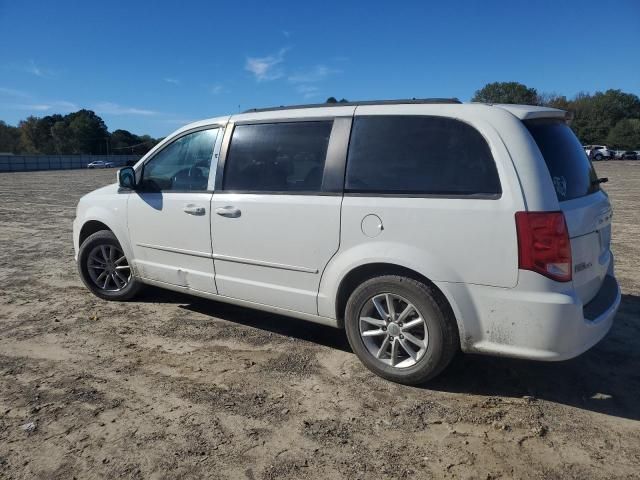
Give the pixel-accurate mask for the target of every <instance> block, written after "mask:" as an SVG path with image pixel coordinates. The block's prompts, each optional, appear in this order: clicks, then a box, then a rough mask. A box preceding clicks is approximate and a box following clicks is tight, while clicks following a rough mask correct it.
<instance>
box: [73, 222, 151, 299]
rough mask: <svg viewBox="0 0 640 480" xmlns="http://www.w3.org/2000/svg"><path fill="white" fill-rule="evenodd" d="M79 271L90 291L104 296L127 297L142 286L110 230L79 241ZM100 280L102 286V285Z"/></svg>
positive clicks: (112, 297) (135, 292)
mask: <svg viewBox="0 0 640 480" xmlns="http://www.w3.org/2000/svg"><path fill="white" fill-rule="evenodd" d="M111 252H113V254H111ZM78 272H79V273H80V278H81V279H82V281H83V282H84V284H85V286H86V287H87V288H88V289H89V290H91V293H93V294H94V295H95V296H96V297H100V298H102V299H104V300H117V301H123V300H129V299H131V298H133V297H134V296H135V295H136V294H137V293H138V292H139V291H140V288H141V287H142V284H141V283H140V281H138V280H137V279H136V278H135V276H134V275H133V271H132V270H131V267H130V264H129V261H128V259H127V258H126V257H125V255H124V253H123V250H122V247H121V246H120V243H119V242H118V239H117V238H116V236H115V235H114V234H113V232H111V231H109V230H101V231H99V232H96V233H94V234H93V235H90V236H89V237H87V239H86V240H85V241H84V242H82V245H81V246H80V251H79V252H78ZM105 274H106V275H105ZM123 278H124V279H126V281H125V280H123ZM103 283H104V285H105V286H104V287H101V286H100V285H102V284H103Z"/></svg>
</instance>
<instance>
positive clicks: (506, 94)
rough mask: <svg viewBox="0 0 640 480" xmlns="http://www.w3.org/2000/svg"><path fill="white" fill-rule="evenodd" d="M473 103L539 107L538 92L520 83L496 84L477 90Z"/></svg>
mask: <svg viewBox="0 0 640 480" xmlns="http://www.w3.org/2000/svg"><path fill="white" fill-rule="evenodd" d="M471 101H472V102H483V103H518V104H522V105H538V92H537V90H536V89H535V88H529V87H527V86H526V85H523V84H522V83H518V82H494V83H488V84H486V85H485V86H484V87H482V88H481V89H480V90H477V91H476V93H475V94H474V95H473V98H472V99H471Z"/></svg>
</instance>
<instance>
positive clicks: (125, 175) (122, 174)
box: [118, 167, 136, 190]
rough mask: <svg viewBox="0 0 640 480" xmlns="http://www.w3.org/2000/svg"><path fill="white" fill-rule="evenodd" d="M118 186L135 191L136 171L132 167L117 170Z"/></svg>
mask: <svg viewBox="0 0 640 480" xmlns="http://www.w3.org/2000/svg"><path fill="white" fill-rule="evenodd" d="M118 184H119V185H120V187H121V188H127V189H129V190H135V188H136V171H135V170H134V169H133V168H132V167H123V168H121V169H120V170H118Z"/></svg>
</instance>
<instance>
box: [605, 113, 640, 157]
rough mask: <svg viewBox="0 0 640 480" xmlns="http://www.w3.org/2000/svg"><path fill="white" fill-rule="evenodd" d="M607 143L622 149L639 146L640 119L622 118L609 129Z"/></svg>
mask: <svg viewBox="0 0 640 480" xmlns="http://www.w3.org/2000/svg"><path fill="white" fill-rule="evenodd" d="M607 145H609V146H611V147H614V148H621V149H624V150H635V149H638V148H640V119H637V118H623V119H622V120H620V121H619V122H618V123H616V124H615V126H614V127H613V128H612V129H611V130H610V131H609V134H608V135H607Z"/></svg>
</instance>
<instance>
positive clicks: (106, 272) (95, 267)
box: [87, 244, 131, 292]
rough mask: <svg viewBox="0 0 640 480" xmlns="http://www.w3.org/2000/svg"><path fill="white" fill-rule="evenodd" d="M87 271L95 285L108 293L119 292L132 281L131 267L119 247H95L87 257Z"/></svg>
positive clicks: (104, 245)
mask: <svg viewBox="0 0 640 480" xmlns="http://www.w3.org/2000/svg"><path fill="white" fill-rule="evenodd" d="M87 270H88V272H89V276H90V277H91V280H92V281H93V283H94V284H95V285H96V286H97V287H98V288H99V289H100V290H104V291H107V292H119V291H120V290H122V289H123V288H125V287H126V286H127V285H129V282H130V281H131V267H130V266H129V262H127V257H125V255H124V252H123V251H122V250H121V249H120V248H119V247H117V246H115V245H111V244H103V245H97V246H95V247H94V248H93V249H92V250H91V252H89V255H88V257H87Z"/></svg>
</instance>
